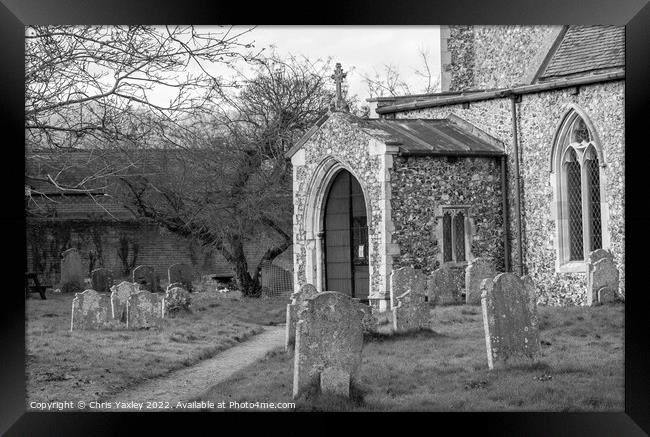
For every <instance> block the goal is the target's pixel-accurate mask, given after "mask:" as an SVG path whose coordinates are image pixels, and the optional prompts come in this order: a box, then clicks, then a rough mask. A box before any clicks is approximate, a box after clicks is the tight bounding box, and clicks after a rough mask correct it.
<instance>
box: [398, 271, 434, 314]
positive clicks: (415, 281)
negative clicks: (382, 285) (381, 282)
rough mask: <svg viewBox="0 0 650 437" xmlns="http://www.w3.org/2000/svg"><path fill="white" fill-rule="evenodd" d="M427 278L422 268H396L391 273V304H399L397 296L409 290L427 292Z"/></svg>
mask: <svg viewBox="0 0 650 437" xmlns="http://www.w3.org/2000/svg"><path fill="white" fill-rule="evenodd" d="M426 280H427V278H426V276H425V275H424V273H422V271H421V270H420V269H414V268H413V267H409V266H407V267H400V268H399V269H394V270H393V271H392V272H391V274H390V295H391V305H392V306H395V305H397V296H401V295H402V294H404V293H406V292H407V291H412V292H413V293H420V294H425V290H426V286H427V283H426Z"/></svg>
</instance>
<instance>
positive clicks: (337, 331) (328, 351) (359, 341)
mask: <svg viewBox="0 0 650 437" xmlns="http://www.w3.org/2000/svg"><path fill="white" fill-rule="evenodd" d="M304 305H305V306H304V308H302V309H301V310H300V313H299V317H300V319H299V320H298V323H297V325H296V352H295V354H294V366H293V369H294V373H293V397H294V398H296V397H298V396H299V395H300V393H301V392H302V391H303V390H304V389H306V388H308V387H310V386H312V385H316V384H320V389H321V392H324V393H336V394H340V395H343V396H349V393H350V383H352V382H354V381H355V379H356V378H357V376H358V373H359V368H360V366H361V351H362V348H363V328H362V326H361V319H362V318H363V312H362V311H361V310H359V308H358V306H357V305H356V304H355V303H354V301H353V300H352V299H351V298H350V297H349V296H346V295H345V294H342V293H338V292H334V291H327V292H324V293H319V294H318V295H317V296H315V297H313V298H311V299H307V300H306V301H305V303H304ZM345 375H348V376H349V378H348V377H345ZM321 376H322V377H321ZM346 381H347V382H346Z"/></svg>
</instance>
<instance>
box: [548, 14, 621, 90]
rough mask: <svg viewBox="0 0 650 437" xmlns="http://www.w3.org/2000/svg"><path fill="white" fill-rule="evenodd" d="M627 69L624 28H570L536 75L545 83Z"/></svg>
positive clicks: (562, 35) (565, 31)
mask: <svg viewBox="0 0 650 437" xmlns="http://www.w3.org/2000/svg"><path fill="white" fill-rule="evenodd" d="M622 67H625V28H624V27H621V26H567V27H566V28H565V29H564V31H563V32H561V33H560V34H559V35H558V40H557V41H556V43H555V44H554V45H553V47H552V48H551V50H550V51H549V53H548V55H547V56H546V59H545V61H544V62H543V63H542V66H541V68H540V71H539V72H538V74H537V80H539V81H546V80H553V79H560V78H565V77H567V76H574V75H578V74H585V73H593V72H596V73H598V72H602V71H603V70H611V69H616V68H622Z"/></svg>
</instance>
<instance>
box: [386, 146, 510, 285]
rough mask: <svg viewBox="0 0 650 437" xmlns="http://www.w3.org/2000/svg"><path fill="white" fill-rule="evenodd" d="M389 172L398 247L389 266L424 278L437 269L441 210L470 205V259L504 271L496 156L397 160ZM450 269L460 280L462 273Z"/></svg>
mask: <svg viewBox="0 0 650 437" xmlns="http://www.w3.org/2000/svg"><path fill="white" fill-rule="evenodd" d="M390 172H391V177H390V180H391V191H392V196H391V206H392V208H391V213H392V221H393V224H394V228H395V229H394V231H393V233H392V240H393V242H396V243H398V245H399V248H400V254H399V255H396V256H395V257H394V258H393V268H398V267H406V266H411V267H413V268H416V269H422V270H423V271H424V272H425V273H426V274H427V275H428V274H431V273H432V272H433V271H434V270H435V269H437V268H439V267H440V261H439V259H440V252H441V248H442V243H441V242H440V241H438V239H439V237H438V236H439V235H440V233H439V227H440V226H442V223H440V222H441V220H440V219H439V218H438V217H437V216H438V215H439V213H440V210H439V208H440V207H442V206H447V205H468V206H469V218H470V220H471V223H472V225H473V229H472V231H473V232H472V239H471V255H472V256H473V257H477V256H486V257H491V258H493V259H494V260H495V262H496V265H497V266H499V268H500V269H503V262H504V261H503V255H504V252H503V215H502V197H501V173H500V158H481V157H474V158H451V159H448V158H447V157H432V156H427V157H408V158H407V157H396V158H395V159H394V161H393V168H392V169H391V170H390ZM468 256H469V254H468ZM454 270H458V271H455V273H457V274H458V275H455V276H459V278H458V279H459V281H458V282H459V283H460V282H462V281H460V276H462V275H464V270H463V269H454ZM463 278H464V276H463ZM461 288H464V287H461Z"/></svg>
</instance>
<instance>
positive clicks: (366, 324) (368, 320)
mask: <svg viewBox="0 0 650 437" xmlns="http://www.w3.org/2000/svg"><path fill="white" fill-rule="evenodd" d="M352 301H353V302H354V303H355V305H357V308H358V309H360V310H361V311H362V312H363V318H362V319H361V326H362V327H363V332H367V333H371V332H376V331H377V324H378V323H379V321H378V320H377V317H376V316H375V315H374V314H373V313H372V308H371V307H370V305H366V304H365V303H362V302H361V300H360V299H359V298H355V297H353V298H352Z"/></svg>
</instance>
